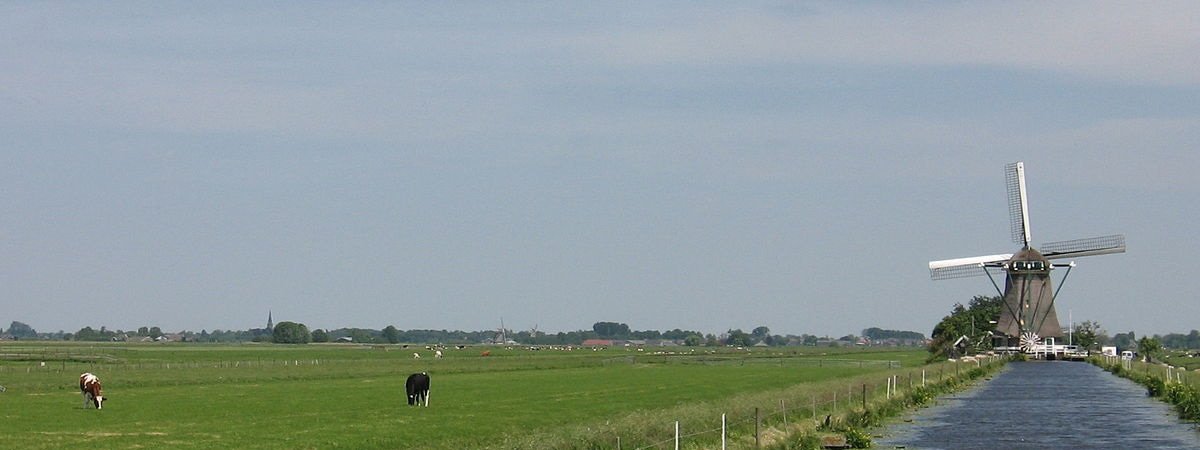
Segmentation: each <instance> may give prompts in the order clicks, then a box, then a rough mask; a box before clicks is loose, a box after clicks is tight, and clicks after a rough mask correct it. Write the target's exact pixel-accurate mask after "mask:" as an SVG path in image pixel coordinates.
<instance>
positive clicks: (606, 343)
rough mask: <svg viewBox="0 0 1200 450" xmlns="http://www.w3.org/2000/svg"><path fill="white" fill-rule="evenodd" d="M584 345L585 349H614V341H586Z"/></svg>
mask: <svg viewBox="0 0 1200 450" xmlns="http://www.w3.org/2000/svg"><path fill="white" fill-rule="evenodd" d="M582 345H583V346H584V347H612V345H613V341H612V340H611V339H584V341H583V344H582Z"/></svg>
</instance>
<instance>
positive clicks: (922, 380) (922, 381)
mask: <svg viewBox="0 0 1200 450" xmlns="http://www.w3.org/2000/svg"><path fill="white" fill-rule="evenodd" d="M921 387H925V369H921Z"/></svg>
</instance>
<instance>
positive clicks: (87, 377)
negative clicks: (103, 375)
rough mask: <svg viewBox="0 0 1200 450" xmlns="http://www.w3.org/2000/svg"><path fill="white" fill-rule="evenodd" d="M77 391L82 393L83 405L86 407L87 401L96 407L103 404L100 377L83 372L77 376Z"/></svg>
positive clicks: (98, 407)
mask: <svg viewBox="0 0 1200 450" xmlns="http://www.w3.org/2000/svg"><path fill="white" fill-rule="evenodd" d="M79 393H80V394H83V407H84V408H87V406H88V402H91V403H92V404H94V405H96V409H100V408H101V407H102V406H103V404H104V394H103V393H101V392H100V379H99V378H96V376H95V375H92V374H90V373H84V374H82V375H80V376H79Z"/></svg>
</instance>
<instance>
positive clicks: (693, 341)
mask: <svg viewBox="0 0 1200 450" xmlns="http://www.w3.org/2000/svg"><path fill="white" fill-rule="evenodd" d="M703 343H704V338H703V337H701V336H700V335H699V334H692V335H688V337H685V338H683V345H686V346H688V347H699V346H700V345H701V344H703Z"/></svg>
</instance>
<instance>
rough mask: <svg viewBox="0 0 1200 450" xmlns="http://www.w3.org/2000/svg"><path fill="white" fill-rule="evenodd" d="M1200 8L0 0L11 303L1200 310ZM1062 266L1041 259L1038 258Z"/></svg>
mask: <svg viewBox="0 0 1200 450" xmlns="http://www.w3.org/2000/svg"><path fill="white" fill-rule="evenodd" d="M1197 24H1200V3H1196V2H1190V1H1189V2H1176V3H1173V2H1147V3H1136V2H1120V3H1105V2H1091V1H1086V2H1051V3H1046V2H922V3H915V2H914V3H898V2H878V3H875V2H813V3H809V2H800V3H794V2H784V3H741V2H735V3H733V4H731V3H730V2H713V3H705V2H693V1H687V2H678V3H671V2H641V1H638V2H629V3H619V2H549V3H533V2H522V3H506V2H450V3H443V2H432V3H431V2H400V3H376V2H364V3H354V2H319V3H318V2H311V3H310V2H279V3H259V2H249V3H247V2H229V3H218V2H179V3H170V2H144V3H138V2H116V3H112V2H97V3H66V2H62V3H60V2H5V3H3V4H0V326H7V324H8V322H9V321H11V320H20V321H24V322H26V323H28V324H30V325H32V326H33V327H34V328H37V329H38V330H39V331H55V330H59V329H62V330H66V331H75V330H78V329H79V328H81V327H83V326H93V327H98V326H101V325H104V326H107V327H109V328H114V329H115V328H121V329H131V328H136V327H138V326H143V325H147V326H161V327H162V328H163V329H164V330H172V331H173V330H179V329H189V330H193V331H199V330H200V329H209V330H211V329H215V328H221V329H230V328H232V329H244V328H249V327H258V326H262V325H263V323H264V322H265V320H266V316H267V311H268V310H271V311H273V312H274V317H275V320H276V321H280V320H292V321H298V322H303V323H305V324H307V325H308V326H309V327H310V328H338V327H369V328H382V327H384V326H387V325H395V326H397V327H399V328H402V329H409V328H435V329H443V328H444V329H466V330H477V329H488V328H494V327H496V326H498V325H499V322H500V319H501V317H503V318H504V322H505V324H506V325H508V326H509V327H510V328H516V329H528V328H530V327H533V326H534V325H535V324H536V325H537V326H538V327H539V329H540V330H543V331H551V332H553V331H568V330H575V329H588V328H590V327H591V325H592V323H593V322H595V321H602V320H603V321H618V322H624V323H627V324H629V326H630V327H632V328H634V329H670V328H676V327H678V328H684V329H695V330H700V331H704V332H714V333H719V332H722V331H725V330H727V329H730V328H741V329H744V330H749V329H752V328H754V327H756V326H760V325H766V326H768V327H770V328H771V330H772V331H773V332H775V333H780V334H786V333H794V334H800V333H814V334H822V335H823V334H829V335H835V336H840V335H844V334H848V333H858V332H859V331H860V330H862V329H863V328H866V327H871V326H878V327H883V328H894V329H907V330H916V331H921V332H924V333H929V331H930V330H931V329H932V327H933V325H934V324H936V323H937V322H938V320H940V319H941V317H942V316H944V315H945V314H946V313H947V312H949V310H950V308H951V306H952V305H953V304H954V303H955V302H966V301H967V300H969V299H970V298H971V297H972V296H974V295H976V294H989V295H990V294H993V293H994V292H995V291H994V289H993V288H992V286H991V284H990V283H989V282H988V281H987V279H986V278H970V279H962V280H950V281H937V282H934V281H931V280H930V279H929V273H928V270H927V268H926V264H927V262H928V261H929V260H935V259H947V258H955V257H966V256H975V255H982V254H992V253H1004V252H1011V251H1014V250H1016V249H1017V247H1018V246H1017V245H1016V244H1013V243H1011V242H1010V241H1009V230H1008V212H1007V203H1006V202H1007V201H1006V196H1005V188H1004V173H1003V168H1004V165H1005V164H1006V163H1009V162H1013V161H1018V160H1022V161H1025V163H1026V171H1027V175H1028V179H1029V189H1028V191H1029V196H1030V219H1031V222H1032V226H1031V229H1032V233H1033V238H1034V241H1035V243H1041V242H1046V241H1055V240H1065V239H1072V238H1078V237H1088V236H1095V235H1104V234H1113V233H1125V234H1126V235H1127V239H1128V248H1129V252H1128V253H1126V254H1123V255H1111V256H1101V257H1091V258H1081V259H1079V260H1077V261H1076V262H1077V264H1078V267H1077V268H1076V269H1075V270H1074V271H1073V272H1072V273H1071V276H1070V278H1069V279H1068V280H1067V283H1066V285H1065V287H1064V289H1063V290H1062V294H1061V297H1060V298H1059V300H1058V303H1057V305H1058V308H1059V316H1060V317H1061V318H1062V320H1063V322H1064V324H1065V322H1066V321H1067V319H1068V316H1073V317H1074V319H1075V320H1076V321H1081V320H1085V319H1090V320H1096V321H1099V322H1100V323H1101V324H1102V325H1103V326H1104V327H1105V328H1106V329H1108V330H1109V331H1110V333H1111V332H1121V331H1128V330H1134V331H1137V332H1138V333H1139V334H1142V333H1166V332H1187V331H1188V330H1191V329H1193V328H1200V323H1197V318H1198V317H1200V301H1198V299H1197V292H1198V290H1200V280H1198V279H1197V277H1196V275H1195V273H1194V272H1193V270H1192V269H1193V266H1192V263H1193V262H1194V259H1195V256H1196V255H1197V254H1200V243H1198V242H1200V240H1198V238H1197V233H1196V230H1197V224H1198V223H1200V207H1198V206H1197V203H1200V202H1198V201H1197V199H1198V195H1200V176H1197V173H1198V172H1200V152H1198V150H1200V148H1197V147H1198V145H1200V26H1198V25H1197ZM1060 277H1061V273H1059V274H1058V275H1057V276H1056V277H1055V279H1056V281H1057V280H1058V279H1059V278H1060Z"/></svg>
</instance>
